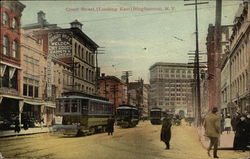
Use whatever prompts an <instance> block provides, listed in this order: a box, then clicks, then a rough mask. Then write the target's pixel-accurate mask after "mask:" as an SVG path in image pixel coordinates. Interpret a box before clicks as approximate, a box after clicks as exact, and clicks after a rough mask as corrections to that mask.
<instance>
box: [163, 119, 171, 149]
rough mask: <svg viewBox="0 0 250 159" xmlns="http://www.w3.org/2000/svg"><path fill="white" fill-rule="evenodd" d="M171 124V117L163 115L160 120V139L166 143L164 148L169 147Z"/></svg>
mask: <svg viewBox="0 0 250 159" xmlns="http://www.w3.org/2000/svg"><path fill="white" fill-rule="evenodd" d="M171 126H172V121H171V118H169V117H165V118H164V119H163V122H162V128H161V141H163V142H164V143H165V144H166V149H170V144H169V142H170V139H171Z"/></svg>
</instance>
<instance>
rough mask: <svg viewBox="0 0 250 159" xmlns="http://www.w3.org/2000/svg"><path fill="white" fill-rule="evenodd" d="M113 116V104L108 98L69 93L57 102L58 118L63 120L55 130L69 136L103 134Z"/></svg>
mask: <svg viewBox="0 0 250 159" xmlns="http://www.w3.org/2000/svg"><path fill="white" fill-rule="evenodd" d="M113 115H114V112H113V104H112V103H111V102H109V101H108V100H107V99H106V98H102V97H99V96H94V95H89V94H85V93H81V92H67V93H63V94H62V97H59V98H57V100H56V118H59V119H60V118H61V123H59V124H58V123H55V124H56V125H55V126H54V129H56V131H61V132H63V133H64V134H67V135H79V134H93V133H95V132H97V131H100V132H103V131H105V129H106V126H107V119H108V117H109V116H113Z"/></svg>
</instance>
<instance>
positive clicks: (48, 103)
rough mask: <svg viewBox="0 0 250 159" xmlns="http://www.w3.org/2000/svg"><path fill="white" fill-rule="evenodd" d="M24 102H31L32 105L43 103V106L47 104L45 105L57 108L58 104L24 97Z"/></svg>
mask: <svg viewBox="0 0 250 159" xmlns="http://www.w3.org/2000/svg"><path fill="white" fill-rule="evenodd" d="M24 103H26V104H30V105H37V106H38V105H42V106H45V107H51V108H56V104H55V103H54V102H47V101H42V100H41V101H39V100H37V101H36V100H30V99H29V100H27V99H24Z"/></svg>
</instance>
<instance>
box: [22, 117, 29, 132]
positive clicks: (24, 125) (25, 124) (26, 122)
mask: <svg viewBox="0 0 250 159" xmlns="http://www.w3.org/2000/svg"><path fill="white" fill-rule="evenodd" d="M23 129H24V130H28V129H29V126H28V116H27V115H26V116H25V117H24V119H23Z"/></svg>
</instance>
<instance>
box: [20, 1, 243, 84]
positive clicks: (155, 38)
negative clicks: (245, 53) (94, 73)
mask: <svg viewBox="0 0 250 159" xmlns="http://www.w3.org/2000/svg"><path fill="white" fill-rule="evenodd" d="M21 2H22V3H23V4H25V5H26V8H25V10H24V12H23V17H22V24H23V25H25V24H30V23H35V22H36V21H37V12H39V11H40V10H43V11H44V12H45V13H46V19H47V21H48V22H49V23H53V24H58V26H60V27H62V28H68V27H69V23H70V22H72V21H73V20H75V19H78V21H81V22H82V23H83V31H84V32H85V33H86V34H87V35H88V36H89V37H90V38H91V39H93V40H94V41H95V42H96V43H97V44H98V45H99V46H101V47H105V54H102V55H99V66H100V67H101V71H102V72H104V73H106V74H109V75H115V76H117V77H119V78H120V76H121V74H122V73H121V72H122V71H126V70H131V71H132V72H133V76H132V77H130V80H131V81H133V80H137V79H138V78H143V79H144V80H145V81H146V82H148V81H149V70H148V69H149V67H150V66H151V65H153V64H154V63H155V62H182V63H187V62H188V55H187V53H188V52H189V51H190V50H195V34H194V31H195V19H194V6H184V4H185V3H190V2H184V1H181V0H180V1H70V2H67V1H21ZM239 2H240V1H225V2H223V15H222V24H232V22H233V19H234V15H235V12H236V10H237V8H238V5H239ZM96 7H100V8H115V9H117V11H81V8H96ZM120 7H123V8H130V7H140V8H144V7H146V8H162V9H163V10H162V11H121V10H119V9H120ZM165 7H166V8H168V9H166V10H164V9H165ZM69 8H71V9H73V8H74V9H78V11H68V10H69ZM199 8H200V9H199V13H198V14H199V32H200V35H199V41H200V50H201V51H203V52H206V45H205V43H206V34H207V28H208V25H209V24H210V23H214V21H215V20H214V18H215V2H214V1H212V2H209V4H205V5H200V6H199ZM174 37H178V38H180V39H183V41H181V40H178V39H176V38H174ZM143 48H147V49H146V50H145V49H143ZM112 65H113V66H114V67H113V66H112Z"/></svg>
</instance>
